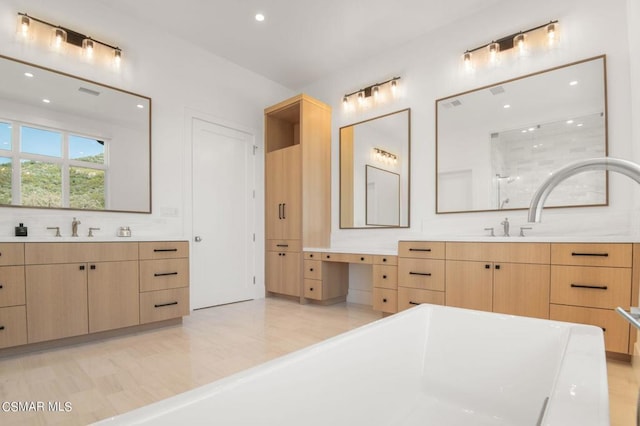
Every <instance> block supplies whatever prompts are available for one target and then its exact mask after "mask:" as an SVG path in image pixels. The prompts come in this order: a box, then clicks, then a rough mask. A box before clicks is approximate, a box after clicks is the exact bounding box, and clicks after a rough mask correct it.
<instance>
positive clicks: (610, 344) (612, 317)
mask: <svg viewBox="0 0 640 426" xmlns="http://www.w3.org/2000/svg"><path fill="white" fill-rule="evenodd" d="M549 318H550V319H552V320H556V321H566V322H575V323H578V324H588V325H595V326H596V327H600V328H602V329H603V331H604V346H605V349H606V350H607V351H611V352H620V353H627V352H628V350H629V323H627V322H626V321H625V320H624V318H622V317H621V316H620V315H618V314H617V313H616V311H614V310H612V309H597V308H580V307H576V306H564V305H554V304H551V305H550V311H549Z"/></svg>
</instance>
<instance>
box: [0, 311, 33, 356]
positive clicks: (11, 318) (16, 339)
mask: <svg viewBox="0 0 640 426" xmlns="http://www.w3.org/2000/svg"><path fill="white" fill-rule="evenodd" d="M26 343H27V312H26V309H25V306H24V305H20V306H9V307H5V308H0V349H2V348H8V347H11V346H18V345H24V344H26Z"/></svg>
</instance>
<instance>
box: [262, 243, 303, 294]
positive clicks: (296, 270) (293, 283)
mask: <svg viewBox="0 0 640 426" xmlns="http://www.w3.org/2000/svg"><path fill="white" fill-rule="evenodd" d="M300 258H301V253H292V252H275V251H268V252H267V254H266V278H267V283H266V284H267V285H266V287H267V291H270V292H273V293H278V294H285V295H289V296H300V294H301V292H300V287H301V280H302V271H301V270H300V269H301V267H302V262H301V260H300Z"/></svg>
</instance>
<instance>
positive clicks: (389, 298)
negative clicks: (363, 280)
mask: <svg viewBox="0 0 640 426" xmlns="http://www.w3.org/2000/svg"><path fill="white" fill-rule="evenodd" d="M373 310H375V311H381V312H386V313H388V314H395V313H396V312H398V292H397V291H396V290H390V289H388V288H374V289H373Z"/></svg>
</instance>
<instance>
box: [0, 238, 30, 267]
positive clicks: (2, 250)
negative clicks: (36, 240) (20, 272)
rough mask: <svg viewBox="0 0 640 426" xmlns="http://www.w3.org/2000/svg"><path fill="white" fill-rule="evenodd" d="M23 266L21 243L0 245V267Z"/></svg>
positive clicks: (22, 246) (22, 245)
mask: <svg viewBox="0 0 640 426" xmlns="http://www.w3.org/2000/svg"><path fill="white" fill-rule="evenodd" d="M9 265H24V244H23V243H0V266H9Z"/></svg>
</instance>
